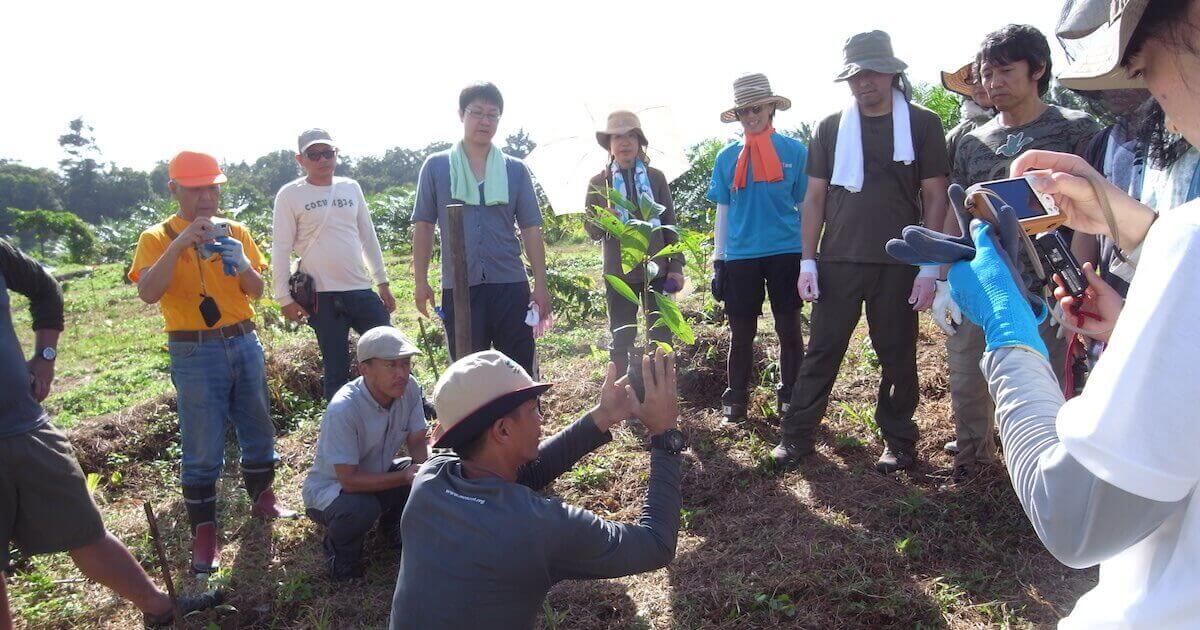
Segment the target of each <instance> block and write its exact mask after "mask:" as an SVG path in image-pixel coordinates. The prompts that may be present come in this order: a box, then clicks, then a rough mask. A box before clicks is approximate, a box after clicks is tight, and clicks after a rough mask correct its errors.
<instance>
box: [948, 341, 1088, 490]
mask: <svg viewBox="0 0 1200 630" xmlns="http://www.w3.org/2000/svg"><path fill="white" fill-rule="evenodd" d="M1050 321H1051V320H1050V319H1049V318H1047V319H1046V321H1044V322H1042V325H1041V327H1040V328H1039V329H1038V332H1039V333H1041V337H1042V341H1044V342H1045V343H1046V349H1047V350H1049V351H1050V366H1051V367H1052V368H1053V369H1054V376H1055V378H1057V379H1058V382H1059V383H1062V377H1063V361H1065V360H1066V354H1067V342H1066V340H1065V339H1058V338H1056V337H1055V336H1054V335H1055V330H1056V329H1055V328H1053V327H1051V326H1050ZM984 345H985V341H984V338H983V329H982V328H980V327H979V326H976V325H975V324H973V323H971V322H970V321H967V320H965V319H964V320H963V323H962V324H960V325H959V327H958V332H956V333H955V334H953V335H950V336H949V337H947V338H946V353H947V355H948V358H949V363H950V409H951V412H952V414H953V416H954V434H955V438H956V439H957V440H958V454H957V455H955V456H954V465H955V466H967V465H971V464H976V463H991V462H995V461H996V440H995V437H994V435H995V433H996V429H995V426H996V424H995V417H996V405H995V403H993V402H992V395H991V394H990V393H988V383H987V379H985V378H984V377H983V370H982V369H981V368H980V366H979V362H980V361H981V360H982V359H983V349H984Z"/></svg>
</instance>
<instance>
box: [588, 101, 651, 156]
mask: <svg viewBox="0 0 1200 630" xmlns="http://www.w3.org/2000/svg"><path fill="white" fill-rule="evenodd" d="M631 131H633V132H636V133H637V137H638V142H639V143H641V146H643V147H645V146H649V145H650V142H649V141H648V140H646V133H645V132H644V131H642V121H641V120H639V119H638V117H637V114H635V113H633V112H631V111H628V110H624V109H618V110H617V111H615V112H613V113H611V114H609V115H608V123H607V124H606V125H605V126H604V129H601V130H599V131H597V132H596V142H599V143H600V146H602V147H604V150H605V151H608V149H609V141H610V140H612V137H613V136H619V135H621V134H623V133H629V132H631Z"/></svg>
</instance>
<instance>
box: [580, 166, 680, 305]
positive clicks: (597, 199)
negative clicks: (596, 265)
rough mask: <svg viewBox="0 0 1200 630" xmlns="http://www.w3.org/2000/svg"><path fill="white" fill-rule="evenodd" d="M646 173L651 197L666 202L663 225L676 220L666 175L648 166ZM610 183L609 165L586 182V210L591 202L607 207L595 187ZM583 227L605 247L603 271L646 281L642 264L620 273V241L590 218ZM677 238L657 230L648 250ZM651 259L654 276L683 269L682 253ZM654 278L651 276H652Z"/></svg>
mask: <svg viewBox="0 0 1200 630" xmlns="http://www.w3.org/2000/svg"><path fill="white" fill-rule="evenodd" d="M646 174H647V175H648V176H649V177H650V191H651V192H652V193H654V201H656V202H658V203H660V204H662V205H663V206H666V209H665V210H663V213H662V216H661V217H659V218H660V220H661V221H662V222H663V224H664V225H674V224H675V203H674V202H673V201H672V200H671V188H670V186H668V185H667V177H666V176H665V175H663V173H662V171H660V170H658V169H656V168H653V167H650V166H647V167H646ZM611 186H612V173H610V172H609V170H608V168H605V169H604V170H603V171H601V172H600V173H598V174H597V175H596V176H595V177H593V178H592V179H591V181H590V182H588V193H587V201H586V202H585V204H586V205H585V208H587V209H588V210H589V211H590V210H591V208H592V206H600V207H601V208H607V207H608V206H609V202H608V199H606V198H605V197H604V195H602V194H600V193H598V192H596V191H595V189H596V188H601V189H604V188H609V187H611ZM583 226H584V229H586V230H587V233H588V236H591V237H592V240H594V241H602V242H603V247H604V273H606V274H610V273H611V274H613V275H616V276H620V277H621V278H623V279H624V280H625V282H628V283H631V284H641V283H643V282H645V268H644V267H641V266H639V267H636V268H634V269H631V270H630V271H629V273H628V274H625V273H622V270H621V242H620V241H619V240H617V239H616V238H614V237H613V236H611V235H609V233H608V232H606V231H605V230H604V228H601V227H600V226H597V225H595V224H593V223H592V222H590V221H584V224H583ZM678 241H679V235H678V234H676V233H674V232H672V231H670V230H656V231H655V232H654V233H653V234H651V236H650V251H652V252H657V251H658V250H660V249H662V248H663V247H665V246H667V245H670V244H672V243H675V242H678ZM654 262H656V263H658V275H657V276H655V278H665V277H666V275H667V274H668V273H682V272H683V254H677V255H674V256H669V257H668V258H667V259H665V260H664V259H662V258H655V259H654ZM653 279H654V278H652V280H653Z"/></svg>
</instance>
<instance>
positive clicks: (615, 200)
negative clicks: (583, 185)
mask: <svg viewBox="0 0 1200 630" xmlns="http://www.w3.org/2000/svg"><path fill="white" fill-rule="evenodd" d="M604 196H605V198H607V199H608V202H609V203H611V204H612V205H614V206H617V207H618V208H621V209H622V210H624V211H625V212H628V213H629V216H631V217H640V216H642V212H641V209H640V208H638V207H637V205H635V204H634V203H633V202H632V201H630V200H628V199H626V198H625V196H624V195H622V194H621V193H620V192H618V191H617V190H616V189H614V188H605V189H604Z"/></svg>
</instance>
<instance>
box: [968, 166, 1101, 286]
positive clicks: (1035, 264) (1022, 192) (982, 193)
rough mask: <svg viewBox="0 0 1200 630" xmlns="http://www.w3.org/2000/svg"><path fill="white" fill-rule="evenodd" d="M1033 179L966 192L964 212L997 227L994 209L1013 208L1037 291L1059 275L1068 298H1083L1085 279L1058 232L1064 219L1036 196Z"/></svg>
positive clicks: (1041, 196) (1017, 179) (1049, 199)
mask: <svg viewBox="0 0 1200 630" xmlns="http://www.w3.org/2000/svg"><path fill="white" fill-rule="evenodd" d="M1035 176H1037V173H1036V172H1031V173H1027V174H1025V175H1024V176H1023V177H1014V178H1011V179H998V180H994V181H990V182H980V183H978V184H975V185H973V186H971V187H970V188H968V189H967V210H968V211H969V212H970V213H971V215H972V216H974V217H975V218H977V219H979V220H981V221H986V222H988V223H990V224H992V225H996V222H997V218H996V217H997V216H998V215H997V213H996V210H997V208H999V207H1001V206H1008V207H1010V208H1012V210H1013V213H1014V214H1016V216H1017V222H1018V224H1019V225H1020V226H1021V230H1022V231H1023V232H1024V233H1025V236H1026V238H1023V239H1022V241H1024V242H1025V255H1026V257H1027V258H1028V259H1029V263H1030V267H1032V269H1033V271H1034V273H1035V274H1036V275H1037V276H1038V279H1039V280H1041V282H1042V287H1039V288H1044V287H1053V286H1054V274H1058V275H1059V277H1061V278H1062V280H1063V284H1064V285H1065V287H1066V289H1067V291H1069V292H1070V293H1071V295H1073V296H1075V297H1077V298H1080V297H1083V293H1084V291H1085V290H1086V289H1087V276H1085V275H1084V273H1083V270H1082V269H1080V267H1079V262H1078V261H1077V260H1075V256H1073V255H1072V254H1071V248H1070V247H1069V246H1068V245H1067V242H1066V240H1065V239H1063V237H1062V235H1061V234H1059V232H1058V228H1059V227H1060V226H1061V225H1062V224H1063V223H1064V222H1066V217H1064V216H1063V215H1062V214H1061V213H1060V212H1059V211H1058V207H1057V206H1055V205H1054V198H1053V197H1051V196H1050V195H1047V194H1045V193H1041V192H1038V191H1037V190H1035V189H1034V188H1033V186H1032V185H1030V178H1032V177H1035ZM1010 254H1013V255H1015V253H1014V252H1010Z"/></svg>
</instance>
